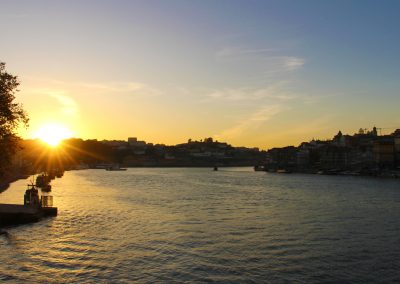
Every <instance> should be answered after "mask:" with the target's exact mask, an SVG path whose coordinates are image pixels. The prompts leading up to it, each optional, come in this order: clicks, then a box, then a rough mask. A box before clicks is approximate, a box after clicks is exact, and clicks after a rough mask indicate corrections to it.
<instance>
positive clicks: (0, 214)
mask: <svg viewBox="0 0 400 284" xmlns="http://www.w3.org/2000/svg"><path fill="white" fill-rule="evenodd" d="M47 216H57V207H33V206H26V205H19V204H0V227H3V226H10V225H19V224H26V223H33V222H38V221H39V220H40V219H42V218H43V217H47Z"/></svg>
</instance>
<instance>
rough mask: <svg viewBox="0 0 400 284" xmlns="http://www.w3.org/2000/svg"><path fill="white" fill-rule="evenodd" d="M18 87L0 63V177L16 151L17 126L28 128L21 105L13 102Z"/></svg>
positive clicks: (26, 117)
mask: <svg viewBox="0 0 400 284" xmlns="http://www.w3.org/2000/svg"><path fill="white" fill-rule="evenodd" d="M18 86H19V80H18V77H17V76H13V75H11V74H9V73H8V72H7V71H6V65H5V63H3V62H0V176H2V175H3V174H4V171H5V169H6V168H7V166H8V165H9V163H10V162H11V157H12V155H13V154H14V153H15V151H16V149H17V146H18V139H19V138H18V136H17V133H16V131H17V128H18V126H19V125H21V124H23V125H25V126H28V121H29V119H28V116H27V114H26V112H25V111H24V109H23V108H22V105H21V104H18V103H16V102H14V100H15V94H16V93H17V92H18V89H17V88H18Z"/></svg>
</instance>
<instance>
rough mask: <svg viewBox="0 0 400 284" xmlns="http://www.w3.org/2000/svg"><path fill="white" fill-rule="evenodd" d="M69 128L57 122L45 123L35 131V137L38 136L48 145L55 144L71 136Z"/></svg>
mask: <svg viewBox="0 0 400 284" xmlns="http://www.w3.org/2000/svg"><path fill="white" fill-rule="evenodd" d="M72 135H73V133H72V131H71V130H69V129H68V128H66V127H65V126H63V125H59V124H46V125H43V126H42V127H40V128H39V129H38V131H36V133H35V136H34V137H35V138H39V139H40V140H42V141H43V142H45V143H47V144H49V145H50V146H53V147H54V146H57V145H58V144H59V143H60V142H61V141H62V140H64V139H67V138H70V137H72Z"/></svg>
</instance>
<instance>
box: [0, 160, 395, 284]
mask: <svg viewBox="0 0 400 284" xmlns="http://www.w3.org/2000/svg"><path fill="white" fill-rule="evenodd" d="M27 183H28V180H19V181H17V182H15V183H13V184H12V185H11V187H10V188H9V189H8V190H6V191H5V192H3V193H1V194H0V203H22V201H23V193H24V191H25V187H26V184H27ZM52 186H53V192H52V193H53V195H54V203H55V206H57V207H58V212H59V214H58V216H57V217H55V218H48V219H44V220H42V221H40V222H38V223H34V224H28V225H23V226H18V227H12V228H7V231H8V233H9V235H8V237H7V236H0V280H1V281H7V280H9V281H12V282H23V283H28V282H29V283H133V282H134V283H182V282H187V283H193V282H219V283H232V282H239V283H243V282H246V283H399V282H400V180H396V179H374V178H367V177H346V176H320V175H304V174H271V173H265V172H254V171H253V170H252V169H251V168H220V169H219V171H212V169H209V168H171V169H169V168H130V169H128V170H127V171H125V172H124V171H115V172H113V171H105V170H82V171H70V172H66V173H65V175H64V177H63V178H61V179H56V180H54V181H53V182H52Z"/></svg>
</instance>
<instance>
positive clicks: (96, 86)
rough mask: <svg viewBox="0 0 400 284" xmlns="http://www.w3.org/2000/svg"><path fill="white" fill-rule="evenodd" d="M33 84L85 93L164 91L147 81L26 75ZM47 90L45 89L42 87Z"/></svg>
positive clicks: (158, 92) (159, 92) (147, 93)
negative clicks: (63, 79) (78, 79)
mask: <svg viewBox="0 0 400 284" xmlns="http://www.w3.org/2000/svg"><path fill="white" fill-rule="evenodd" d="M25 79H28V80H29V81H30V82H31V84H34V85H36V86H41V85H46V86H51V87H52V88H53V90H62V91H63V92H67V91H66V90H68V92H70V93H79V94H80V95H84V94H109V95H113V94H121V93H127V94H133V95H143V96H157V95H160V94H161V93H162V92H161V90H159V89H157V88H154V87H152V86H150V85H147V84H145V83H141V82H136V81H122V82H114V81H113V82H80V81H61V80H56V79H53V78H38V77H26V78H25ZM42 90H45V89H42Z"/></svg>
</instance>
